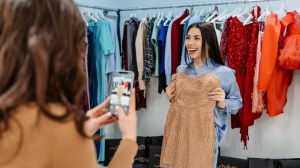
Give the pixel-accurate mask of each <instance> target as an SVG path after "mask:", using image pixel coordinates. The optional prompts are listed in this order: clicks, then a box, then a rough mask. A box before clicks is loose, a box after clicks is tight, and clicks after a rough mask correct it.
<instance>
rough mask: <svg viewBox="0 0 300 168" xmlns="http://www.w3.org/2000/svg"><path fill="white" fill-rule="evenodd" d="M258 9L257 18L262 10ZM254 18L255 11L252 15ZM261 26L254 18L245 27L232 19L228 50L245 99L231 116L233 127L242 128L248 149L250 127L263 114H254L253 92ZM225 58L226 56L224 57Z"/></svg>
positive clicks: (242, 134)
mask: <svg viewBox="0 0 300 168" xmlns="http://www.w3.org/2000/svg"><path fill="white" fill-rule="evenodd" d="M256 8H257V16H259V15H260V8H259V7H256ZM251 14H252V15H253V16H254V10H253V11H252V13H251ZM258 31H259V24H258V23H257V22H256V16H254V19H253V23H251V24H247V25H243V23H242V22H241V21H239V20H238V18H237V17H234V18H232V19H231V22H230V31H229V38H228V39H229V41H228V48H227V61H228V66H229V67H230V68H232V69H234V70H235V71H236V74H235V76H236V79H237V83H238V85H239V88H240V91H241V95H242V98H243V102H244V105H243V108H241V109H240V110H239V112H238V113H237V114H236V115H231V127H232V128H241V130H240V133H241V140H242V141H243V142H244V145H245V147H246V145H247V139H248V127H249V126H251V125H253V124H254V120H255V119H257V118H259V117H260V115H261V114H257V113H252V98H251V97H252V92H253V78H254V67H255V62H256V49H257V41H258ZM223 58H224V56H223Z"/></svg>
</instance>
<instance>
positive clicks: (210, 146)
mask: <svg viewBox="0 0 300 168" xmlns="http://www.w3.org/2000/svg"><path fill="white" fill-rule="evenodd" d="M185 47H186V50H187V51H188V54H189V55H188V56H186V58H185V61H186V65H181V66H179V67H178V68H177V72H178V74H175V75H174V76H173V78H172V82H171V84H170V85H169V86H168V87H167V96H168V98H169V100H170V101H171V107H170V109H169V112H168V117H167V121H166V125H165V132H164V142H163V148H162V156H161V158H162V160H161V164H162V165H163V166H166V167H168V166H171V167H199V163H203V166H202V167H203V168H206V167H214V168H215V167H216V164H217V156H218V145H219V143H220V141H222V140H223V139H224V138H225V135H226V133H227V129H228V125H227V120H228V119H227V117H228V115H229V114H236V113H237V111H238V110H239V109H240V108H241V107H242V98H241V95H240V90H239V87H238V85H237V82H236V79H235V76H234V71H233V70H232V69H230V68H228V67H226V66H224V63H223V61H222V59H221V55H220V50H219V46H218V40H217V36H216V32H215V29H214V27H213V25H212V24H210V23H194V24H192V25H190V26H189V28H188V30H187V36H186V40H185ZM186 75H188V76H193V77H192V78H186ZM188 97H192V98H193V99H192V100H190V99H189V98H188ZM175 114H176V115H175ZM195 118H196V119H195ZM204 118H205V119H204ZM202 120H203V121H202ZM199 123H202V124H199ZM177 125H180V129H179V127H178V126H177ZM211 135H213V136H211ZM204 137H205V138H204ZM178 144H184V145H183V146H185V147H182V146H181V145H178ZM188 144H191V145H192V144H194V146H193V147H189V145H188ZM195 144H197V145H195ZM201 144H207V145H206V146H203V145H201ZM174 150H175V152H174ZM170 151H172V152H170ZM197 151H202V152H201V153H197ZM173 153H175V154H176V156H174V155H173ZM179 153H184V154H185V155H180V154H179ZM186 156H187V157H186ZM185 157H186V158H185ZM172 158H173V159H172ZM174 158H175V159H174ZM190 158H193V159H192V160H190V162H189V161H182V160H189V159H190ZM199 159H200V160H201V161H202V162H193V160H198V161H199ZM204 163H205V164H204Z"/></svg>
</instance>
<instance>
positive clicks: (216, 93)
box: [208, 87, 226, 109]
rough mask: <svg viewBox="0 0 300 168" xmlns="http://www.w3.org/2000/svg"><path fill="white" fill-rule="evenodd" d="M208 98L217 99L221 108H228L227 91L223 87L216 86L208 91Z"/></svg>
mask: <svg viewBox="0 0 300 168" xmlns="http://www.w3.org/2000/svg"><path fill="white" fill-rule="evenodd" d="M208 98H209V99H211V100H214V101H217V106H218V107H219V108H221V109H224V108H226V104H225V92H224V90H223V89H222V88H220V87H219V88H216V89H214V90H212V91H211V92H209V93H208Z"/></svg>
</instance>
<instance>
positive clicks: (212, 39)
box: [185, 22, 224, 65]
mask: <svg viewBox="0 0 300 168" xmlns="http://www.w3.org/2000/svg"><path fill="white" fill-rule="evenodd" d="M191 28H197V29H199V30H200V32H201V36H202V46H201V55H202V58H201V59H202V61H203V62H206V59H207V58H211V59H212V60H213V63H217V64H220V65H224V62H223V60H222V57H221V52H220V48H219V44H218V39H217V34H216V31H215V28H214V26H213V25H212V24H211V23H206V22H197V23H193V24H191V25H190V26H189V27H188V29H187V33H188V32H189V30H190V29H191ZM207 48H208V52H207ZM186 53H188V52H187V50H186ZM207 53H208V55H207ZM185 63H186V65H191V64H192V63H193V60H192V59H191V58H190V56H189V55H188V54H186V55H185Z"/></svg>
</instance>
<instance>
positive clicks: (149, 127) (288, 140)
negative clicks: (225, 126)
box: [77, 0, 300, 158]
mask: <svg viewBox="0 0 300 168" xmlns="http://www.w3.org/2000/svg"><path fill="white" fill-rule="evenodd" d="M77 1H80V0H77ZM82 1H83V0H82ZM90 1H91V3H93V2H92V0H90ZM94 1H95V2H96V0H94ZM84 2H86V0H85V1H84ZM97 2H99V3H100V2H103V4H105V5H108V6H109V7H113V8H121V9H122V8H127V7H145V6H146V7H147V6H150V7H151V6H154V4H155V6H160V5H176V4H189V3H199V2H207V1H206V0H185V1H184V3H183V1H182V0H165V1H162V0H151V1H141V0H127V1H124V0H114V1H112V2H111V1H109V0H107V1H106V3H104V0H102V1H100V0H99V1H97ZM285 2H286V5H287V9H289V10H293V9H295V8H297V7H299V6H300V1H295V0H286V1H285ZM116 4H122V5H116ZM256 4H258V5H260V6H261V7H265V6H266V5H267V4H268V5H269V6H270V7H271V8H272V9H273V10H277V9H279V8H280V7H281V4H282V2H269V3H263V2H260V3H252V5H256ZM246 5H249V4H246ZM235 6H236V5H223V6H219V9H221V10H223V9H224V8H229V9H233V8H234V7H235ZM240 6H245V5H244V4H240ZM197 8H199V9H200V7H196V9H197ZM204 8H205V9H211V8H212V6H206V7H204ZM183 9H184V8H181V9H175V8H174V9H172V11H173V12H174V13H175V14H176V13H179V12H180V11H182V10H183ZM201 9H202V8H201ZM170 10H171V9H165V10H148V11H134V13H136V14H137V16H138V17H139V18H142V17H143V16H144V15H145V12H148V13H149V14H150V16H152V15H153V14H154V12H158V11H164V12H165V13H167V12H169V11H170ZM131 13H132V12H121V25H122V24H123V23H124V21H125V20H126V19H128V18H129V15H130V14H131ZM121 28H122V27H121ZM121 30H122V29H121ZM121 34H122V33H121ZM157 82H158V81H157V79H156V78H151V83H150V88H148V95H147V98H148V101H147V109H144V110H141V111H138V112H137V113H138V135H140V136H156V135H163V129H164V124H165V120H166V115H167V112H168V109H169V102H168V100H167V98H166V95H165V94H161V95H160V94H158V93H157ZM299 93H300V71H295V72H294V79H293V82H292V84H291V86H290V88H289V92H288V102H287V105H286V107H285V109H284V111H285V113H284V114H281V115H279V116H277V117H273V118H270V117H269V116H267V115H266V114H265V113H264V114H263V116H262V117H261V118H260V119H258V120H257V121H256V122H255V125H254V126H252V127H250V128H249V136H250V141H249V142H248V150H243V144H242V143H241V142H240V134H239V129H234V130H233V129H230V130H229V132H228V134H227V137H226V139H225V141H224V142H223V143H222V144H221V155H224V156H232V157H238V158H247V157H268V158H293V157H297V158H300V145H299V139H300V133H299V128H300V111H299V110H297V109H300V94H299ZM229 124H230V121H229ZM106 137H107V138H118V137H120V133H119V131H118V128H117V125H113V126H110V127H108V128H107V134H106Z"/></svg>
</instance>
